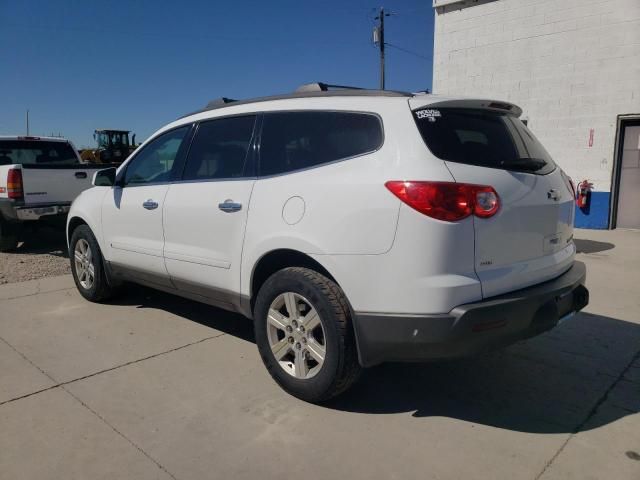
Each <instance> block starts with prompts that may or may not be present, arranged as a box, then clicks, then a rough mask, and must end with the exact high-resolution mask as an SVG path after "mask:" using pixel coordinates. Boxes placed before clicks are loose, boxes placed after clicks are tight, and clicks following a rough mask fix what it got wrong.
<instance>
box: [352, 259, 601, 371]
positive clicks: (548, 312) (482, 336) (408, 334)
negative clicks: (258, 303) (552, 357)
mask: <svg viewBox="0 0 640 480" xmlns="http://www.w3.org/2000/svg"><path fill="white" fill-rule="evenodd" d="M585 279H586V268H585V265H584V263H582V262H574V264H573V266H572V267H571V268H570V269H569V270H568V271H567V272H565V273H564V274H562V275H561V276H559V277H557V278H555V279H554V280H550V281H548V282H545V283H541V284H539V285H535V286H533V287H529V288H525V289H522V290H518V291H515V292H510V293H507V294H504V295H500V296H497V297H493V298H489V299H486V300H482V301H480V302H474V303H468V304H465V305H460V306H458V307H456V308H454V309H453V310H451V311H450V312H449V313H448V314H442V315H392V314H370V313H356V315H355V317H354V327H355V332H356V340H357V343H358V354H359V358H360V363H361V364H362V365H363V366H365V367H369V366H373V365H376V364H378V363H382V362H387V361H426V360H436V359H445V358H455V357H460V356H465V355H471V354H474V353H478V352H482V351H485V350H491V349H494V348H498V347H503V346H506V345H509V344H511V343H514V342H516V341H518V340H522V339H525V338H529V337H533V336H535V335H538V334H540V333H542V332H545V331H547V330H549V329H551V328H553V327H555V326H556V325H557V324H558V323H559V322H560V321H562V320H564V319H565V318H568V317H569V316H571V315H573V314H574V313H575V312H578V311H580V310H582V309H583V308H584V307H585V306H586V305H587V304H588V303H589V291H588V290H587V289H586V287H585V286H584V282H585Z"/></svg>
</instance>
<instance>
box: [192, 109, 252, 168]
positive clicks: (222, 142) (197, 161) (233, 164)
mask: <svg viewBox="0 0 640 480" xmlns="http://www.w3.org/2000/svg"><path fill="white" fill-rule="evenodd" d="M255 121H256V117H255V116H254V115H250V116H246V117H230V118H221V119H218V120H211V121H208V122H202V123H201V124H200V126H199V127H198V131H197V132H196V135H195V137H194V139H193V141H192V143H191V148H190V149H189V156H188V158H187V164H186V166H185V170H184V174H183V176H182V179H183V180H210V179H220V178H238V177H242V176H244V170H245V163H246V159H247V152H248V151H249V145H250V144H251V137H252V135H253V125H254V123H255Z"/></svg>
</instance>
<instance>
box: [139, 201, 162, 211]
mask: <svg viewBox="0 0 640 480" xmlns="http://www.w3.org/2000/svg"><path fill="white" fill-rule="evenodd" d="M142 206H143V207H144V208H146V209H147V210H155V209H156V208H158V202H154V201H153V200H151V199H149V200H147V201H146V202H144V203H143V204H142Z"/></svg>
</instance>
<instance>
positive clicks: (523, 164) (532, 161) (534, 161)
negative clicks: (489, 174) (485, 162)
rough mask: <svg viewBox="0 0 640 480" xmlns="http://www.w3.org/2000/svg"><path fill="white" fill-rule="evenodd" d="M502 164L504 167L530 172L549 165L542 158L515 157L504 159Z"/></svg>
mask: <svg viewBox="0 0 640 480" xmlns="http://www.w3.org/2000/svg"><path fill="white" fill-rule="evenodd" d="M500 166H501V167H504V168H517V169H518V170H524V171H528V172H536V171H538V170H540V169H541V168H544V167H546V166H547V162H546V161H544V160H542V159H540V158H528V157H523V158H514V159H511V160H502V161H501V162H500Z"/></svg>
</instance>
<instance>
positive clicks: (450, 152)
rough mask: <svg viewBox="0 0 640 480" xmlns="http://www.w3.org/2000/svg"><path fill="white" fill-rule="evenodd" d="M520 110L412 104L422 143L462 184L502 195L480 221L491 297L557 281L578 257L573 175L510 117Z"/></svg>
mask: <svg viewBox="0 0 640 480" xmlns="http://www.w3.org/2000/svg"><path fill="white" fill-rule="evenodd" d="M489 105H492V106H491V107H489ZM516 108H517V107H514V106H512V105H509V104H502V103H495V102H494V103H490V102H478V101H467V102H466V103H465V102H459V101H458V102H455V103H454V104H453V106H452V105H451V104H448V103H447V102H442V103H437V104H431V105H428V106H417V107H414V117H415V119H416V123H417V124H418V128H419V130H420V133H421V134H422V136H423V139H424V140H425V142H426V144H427V146H428V147H429V149H430V150H431V152H432V153H433V154H434V155H435V156H436V157H438V158H440V159H442V160H444V161H445V162H446V165H447V167H448V168H449V170H450V171H451V174H452V175H453V177H454V178H455V180H456V182H462V183H472V184H480V185H490V186H492V187H493V188H494V189H495V190H496V191H497V193H498V195H499V197H500V210H499V212H498V213H497V214H496V215H494V216H492V217H490V218H478V217H474V231H475V268H476V273H477V275H478V277H479V279H480V281H481V284H482V290H483V295H484V297H485V298H486V297H491V296H495V295H499V294H501V293H505V292H508V291H513V290H517V289H519V288H524V287H527V286H530V285H533V284H536V283H540V282H543V281H546V280H550V279H552V278H554V277H557V276H558V275H560V274H562V273H563V272H564V271H566V270H567V269H568V268H569V267H570V265H571V264H572V262H573V257H574V254H575V247H574V245H573V216H574V202H573V192H572V191H571V189H570V187H569V183H568V177H566V175H565V174H564V173H563V172H562V171H561V170H560V168H559V167H557V166H556V165H555V164H554V162H553V160H552V159H551V157H550V156H549V154H548V153H547V152H546V150H545V149H544V147H543V146H542V145H541V144H540V142H539V141H538V140H537V139H536V138H535V137H534V136H533V134H532V133H531V132H530V131H529V130H528V129H527V127H526V126H525V125H524V124H523V123H522V122H521V121H520V120H519V119H518V117H517V114H513V113H511V111H512V110H514V109H516ZM518 113H519V112H518Z"/></svg>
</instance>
